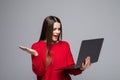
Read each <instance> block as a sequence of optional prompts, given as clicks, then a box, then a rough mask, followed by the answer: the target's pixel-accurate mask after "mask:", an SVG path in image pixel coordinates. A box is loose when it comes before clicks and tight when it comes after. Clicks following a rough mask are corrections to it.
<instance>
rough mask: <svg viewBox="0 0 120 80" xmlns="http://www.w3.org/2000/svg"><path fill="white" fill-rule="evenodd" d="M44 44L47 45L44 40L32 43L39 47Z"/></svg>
mask: <svg viewBox="0 0 120 80" xmlns="http://www.w3.org/2000/svg"><path fill="white" fill-rule="evenodd" d="M43 45H45V42H44V41H37V42H34V43H33V44H32V47H34V46H35V47H39V46H43Z"/></svg>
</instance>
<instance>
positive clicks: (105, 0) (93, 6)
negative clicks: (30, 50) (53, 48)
mask: <svg viewBox="0 0 120 80" xmlns="http://www.w3.org/2000/svg"><path fill="white" fill-rule="evenodd" d="M48 15H55V16H57V17H59V18H60V19H61V21H62V24H63V40H66V41H68V42H69V43H70V46H71V51H72V53H73V57H74V59H75V61H76V59H77V55H78V51H79V46H80V44H81V41H82V40H83V39H90V38H99V37H104V38H105V41H104V44H103V47H102V50H101V54H100V58H99V62H97V63H95V64H93V65H91V67H90V68H89V69H87V70H86V71H84V72H83V73H82V74H81V75H78V76H72V79H73V80H120V77H119V76H120V63H119V61H120V47H119V46H120V36H119V35H120V0H48V1H47V0H0V80H35V75H34V73H33V72H32V70H31V57H30V55H28V54H27V53H25V52H24V51H22V50H20V49H19V48H18V46H19V45H24V46H27V47H31V45H32V43H34V42H36V41H37V40H38V39H39V35H40V31H41V26H42V21H43V19H44V18H45V17H46V16H48Z"/></svg>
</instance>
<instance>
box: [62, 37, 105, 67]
mask: <svg viewBox="0 0 120 80" xmlns="http://www.w3.org/2000/svg"><path fill="white" fill-rule="evenodd" d="M103 41H104V38H97V39H88V40H83V41H82V43H81V46H80V50H79V54H78V59H77V63H76V64H75V65H70V66H66V67H64V68H61V69H78V68H81V67H82V63H83V62H84V60H85V58H86V57H87V56H90V58H91V64H92V63H95V62H97V61H98V58H99V55H100V51H101V48H102V44H103Z"/></svg>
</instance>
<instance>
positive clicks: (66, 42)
mask: <svg viewBox="0 0 120 80" xmlns="http://www.w3.org/2000/svg"><path fill="white" fill-rule="evenodd" d="M60 43H62V44H63V45H66V46H69V42H68V41H60Z"/></svg>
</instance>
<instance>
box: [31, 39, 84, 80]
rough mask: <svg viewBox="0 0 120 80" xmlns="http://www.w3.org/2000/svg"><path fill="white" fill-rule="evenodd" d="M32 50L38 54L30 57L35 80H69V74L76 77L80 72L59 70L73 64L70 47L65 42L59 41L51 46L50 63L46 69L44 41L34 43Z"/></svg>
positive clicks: (78, 70) (77, 70)
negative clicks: (35, 76)
mask: <svg viewBox="0 0 120 80" xmlns="http://www.w3.org/2000/svg"><path fill="white" fill-rule="evenodd" d="M32 49H34V50H36V51H37V52H38V54H39V55H38V56H32V69H33V72H34V73H35V74H36V75H37V80H71V78H70V75H69V74H73V75H78V74H80V73H81V72H82V71H81V70H80V69H76V70H75V69H74V70H70V69H69V70H65V69H60V68H61V67H65V66H68V65H73V64H74V60H73V57H72V54H71V50H70V46H69V44H68V43H67V42H65V41H59V42H58V43H56V44H52V45H51V48H50V53H51V56H52V62H51V64H50V65H49V66H48V67H46V66H45V63H46V43H45V42H44V41H39V42H36V43H34V44H33V45H32Z"/></svg>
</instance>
